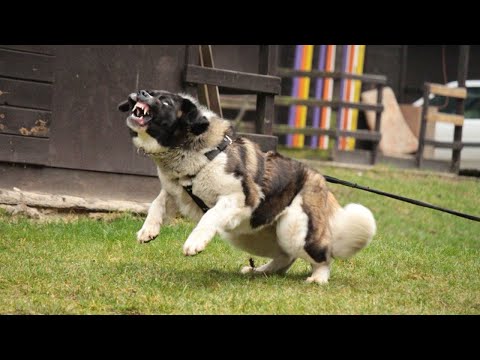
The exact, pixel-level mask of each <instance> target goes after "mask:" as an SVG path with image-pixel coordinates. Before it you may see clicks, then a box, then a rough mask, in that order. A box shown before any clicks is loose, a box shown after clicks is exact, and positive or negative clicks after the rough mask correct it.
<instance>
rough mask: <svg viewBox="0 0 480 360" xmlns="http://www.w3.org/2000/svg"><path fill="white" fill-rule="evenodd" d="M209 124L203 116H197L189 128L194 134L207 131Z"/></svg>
mask: <svg viewBox="0 0 480 360" xmlns="http://www.w3.org/2000/svg"><path fill="white" fill-rule="evenodd" d="M209 125H210V122H209V121H208V119H207V118H206V117H205V116H199V117H198V118H197V119H195V121H194V122H193V124H191V125H190V129H191V131H192V133H193V134H195V135H200V134H202V133H204V132H205V131H207V129H208V126H209Z"/></svg>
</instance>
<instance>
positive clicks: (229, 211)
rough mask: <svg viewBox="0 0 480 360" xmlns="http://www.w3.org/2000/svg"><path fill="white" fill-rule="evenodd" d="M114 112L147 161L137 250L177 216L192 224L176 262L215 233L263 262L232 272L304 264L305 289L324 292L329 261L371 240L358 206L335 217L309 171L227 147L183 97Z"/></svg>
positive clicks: (142, 96) (368, 218) (159, 94)
mask: <svg viewBox="0 0 480 360" xmlns="http://www.w3.org/2000/svg"><path fill="white" fill-rule="evenodd" d="M119 109H120V110H121V111H123V112H129V115H128V117H127V126H128V127H129V128H130V130H131V135H132V140H133V144H134V145H135V146H136V147H137V148H139V149H142V150H143V151H144V152H145V153H147V154H149V156H150V157H151V158H152V159H153V161H154V162H155V164H156V165H157V169H158V176H159V179H160V182H161V185H162V190H161V191H160V194H159V195H158V197H157V198H156V199H155V200H154V201H153V202H152V204H151V206H150V208H149V211H148V215H147V218H146V220H145V223H144V224H143V226H142V228H141V229H140V231H138V233H137V240H138V241H139V242H141V243H146V242H149V241H151V240H153V239H154V238H155V237H157V235H158V234H159V232H160V227H161V225H162V224H163V223H164V222H165V221H166V220H167V219H168V218H169V217H171V216H172V215H175V214H176V212H177V211H179V212H180V213H181V214H182V215H184V216H186V217H189V218H191V219H192V220H194V221H196V222H197V226H196V227H195V229H194V230H193V231H192V233H191V234H190V235H189V236H188V239H187V240H186V242H185V244H184V246H183V253H184V254H185V255H188V256H191V255H195V254H198V253H199V252H201V251H202V250H204V249H205V247H206V246H207V244H208V243H209V242H210V240H212V238H213V237H214V236H215V234H219V235H220V236H221V237H222V238H223V239H225V240H227V241H228V242H230V243H231V244H232V245H233V246H235V247H238V248H240V249H242V250H244V251H246V252H249V253H251V254H253V255H257V256H262V257H267V258H270V259H272V260H271V261H270V262H268V263H267V264H265V265H263V266H260V267H258V268H253V267H251V266H246V267H244V268H243V269H242V270H241V271H242V273H249V272H258V273H267V274H271V273H284V272H285V271H287V270H288V269H289V267H290V266H291V265H292V264H293V262H294V261H295V260H296V259H297V258H302V259H304V260H306V261H308V262H309V263H310V264H311V265H312V275H311V276H310V277H309V278H308V279H307V281H308V282H316V283H326V282H328V279H329V276H330V264H331V262H332V259H333V258H335V257H339V258H346V257H349V256H352V255H353V254H355V253H356V252H357V251H359V250H360V249H362V248H363V247H365V246H366V245H367V244H368V243H369V242H370V240H371V239H372V237H373V236H374V234H375V232H376V224H375V220H374V217H373V215H372V213H371V212H370V210H368V209H367V208H365V207H364V206H362V205H359V204H349V205H347V206H345V207H344V208H342V207H341V206H340V205H339V204H338V202H337V200H336V199H335V197H334V195H333V194H332V193H331V192H330V191H329V190H328V188H327V185H326V182H325V179H324V178H323V176H322V175H320V174H319V173H318V172H316V171H315V170H313V169H311V168H309V167H307V166H306V165H304V164H302V163H300V162H297V161H295V160H292V159H289V158H286V157H284V156H282V155H280V154H278V153H275V152H271V151H270V152H267V153H263V152H261V151H260V149H259V147H258V146H257V145H256V144H255V143H253V142H251V141H249V140H247V139H245V138H242V137H238V138H236V139H234V137H233V131H232V128H231V125H230V122H229V121H227V120H224V119H222V118H219V117H218V116H217V115H216V114H214V113H213V112H211V111H209V110H208V109H206V108H205V107H203V106H201V105H199V104H198V102H197V101H196V100H195V99H193V98H191V97H190V96H188V95H184V94H173V93H169V92H167V91H157V90H155V91H145V90H142V91H139V92H138V93H132V94H130V95H129V96H128V100H127V101H125V102H123V103H121V104H120V105H119ZM232 139H233V140H232ZM202 208H203V210H202Z"/></svg>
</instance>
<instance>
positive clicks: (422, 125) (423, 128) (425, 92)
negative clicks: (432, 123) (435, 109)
mask: <svg viewBox="0 0 480 360" xmlns="http://www.w3.org/2000/svg"><path fill="white" fill-rule="evenodd" d="M429 95H430V84H427V83H425V84H424V85H423V107H422V118H421V120H420V133H419V134H418V149H417V167H418V168H420V167H422V162H423V150H424V148H425V131H426V129H427V114H428V106H429V101H430V99H429V98H428V97H429Z"/></svg>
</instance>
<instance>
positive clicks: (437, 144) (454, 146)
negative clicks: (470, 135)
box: [424, 139, 463, 150]
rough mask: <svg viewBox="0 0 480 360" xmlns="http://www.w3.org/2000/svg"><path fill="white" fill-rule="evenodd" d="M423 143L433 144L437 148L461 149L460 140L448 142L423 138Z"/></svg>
mask: <svg viewBox="0 0 480 360" xmlns="http://www.w3.org/2000/svg"><path fill="white" fill-rule="evenodd" d="M424 143H425V145H433V146H435V147H438V148H443V149H456V150H459V149H463V143H462V142H461V141H460V142H448V141H435V140H429V139H425V141H424Z"/></svg>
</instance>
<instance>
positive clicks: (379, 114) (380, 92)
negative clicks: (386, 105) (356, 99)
mask: <svg viewBox="0 0 480 360" xmlns="http://www.w3.org/2000/svg"><path fill="white" fill-rule="evenodd" d="M382 102H383V85H382V84H378V85H377V105H382ZM381 119H382V111H380V110H376V112H375V132H376V133H380V122H381ZM379 143H380V140H376V141H374V142H373V149H372V158H371V160H370V161H371V164H372V165H375V163H376V162H377V155H378V144H379Z"/></svg>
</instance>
